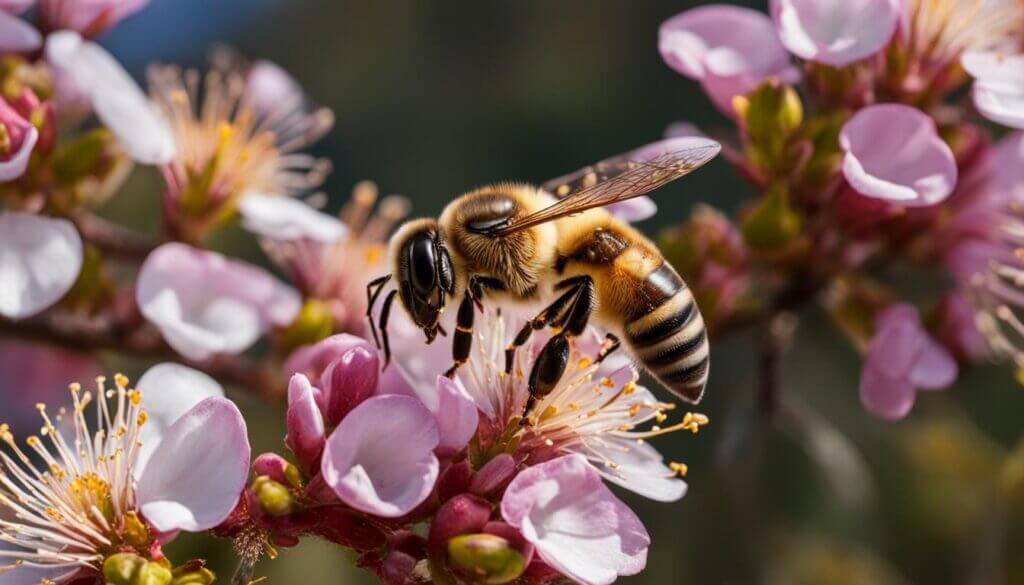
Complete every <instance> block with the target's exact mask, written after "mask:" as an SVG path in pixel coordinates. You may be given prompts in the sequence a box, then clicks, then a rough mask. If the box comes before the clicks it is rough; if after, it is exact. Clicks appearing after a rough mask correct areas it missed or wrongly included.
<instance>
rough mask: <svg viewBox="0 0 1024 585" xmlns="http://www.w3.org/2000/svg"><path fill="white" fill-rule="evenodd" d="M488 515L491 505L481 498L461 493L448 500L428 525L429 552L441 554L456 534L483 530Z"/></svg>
mask: <svg viewBox="0 0 1024 585" xmlns="http://www.w3.org/2000/svg"><path fill="white" fill-rule="evenodd" d="M490 517H491V505H490V504H489V503H487V501H486V500H484V499H482V498H479V497H477V496H471V495H469V494H461V495H458V496H455V497H454V498H452V499H450V500H448V501H447V502H445V503H444V505H442V506H441V508H440V509H438V511H437V514H436V515H435V516H434V521H433V523H431V525H430V534H429V535H428V536H427V544H428V546H429V548H430V552H431V554H432V555H441V554H442V553H443V551H445V550H446V549H447V546H448V541H449V540H451V539H452V538H455V537H456V536H459V535H462V534H469V533H473V532H479V531H481V530H483V528H484V526H485V525H486V524H487V521H488V520H489V519H490Z"/></svg>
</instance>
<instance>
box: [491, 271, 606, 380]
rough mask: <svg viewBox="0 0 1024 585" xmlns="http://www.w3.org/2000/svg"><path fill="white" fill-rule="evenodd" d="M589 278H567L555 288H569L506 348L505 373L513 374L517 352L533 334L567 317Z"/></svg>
mask: <svg viewBox="0 0 1024 585" xmlns="http://www.w3.org/2000/svg"><path fill="white" fill-rule="evenodd" d="M589 278H590V277H588V276H577V277H573V278H567V279H565V280H563V281H562V282H560V283H558V284H557V285H556V286H555V290H561V289H563V288H569V290H568V291H566V292H565V293H563V294H562V295H561V296H559V297H558V298H557V299H555V301H554V302H553V303H551V304H550V305H548V306H547V307H546V308H545V309H544V310H543V311H541V312H540V313H538V314H537V316H536V317H534V318H533V319H531V320H529V321H527V322H526V323H525V324H523V328H522V329H520V330H519V333H518V334H516V336H515V338H514V339H513V340H512V343H510V344H508V347H506V348H505V373H506V374H511V373H512V366H513V363H514V361H515V356H516V350H517V349H519V348H520V347H522V346H524V345H526V342H527V341H530V337H532V336H533V332H534V331H537V330H539V329H543V328H544V327H545V326H546V325H549V324H550V325H554V324H555V323H557V322H558V321H559V320H562V319H564V318H565V317H566V316H567V314H568V313H567V312H566V307H567V306H568V305H569V303H570V302H571V301H573V300H574V299H575V298H576V296H578V295H579V289H578V284H579V283H581V282H583V281H584V280H589Z"/></svg>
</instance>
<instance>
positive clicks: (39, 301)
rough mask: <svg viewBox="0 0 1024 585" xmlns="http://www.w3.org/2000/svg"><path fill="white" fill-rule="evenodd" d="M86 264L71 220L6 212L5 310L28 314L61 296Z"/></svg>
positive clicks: (2, 234) (0, 306) (1, 249)
mask: <svg viewBox="0 0 1024 585" xmlns="http://www.w3.org/2000/svg"><path fill="white" fill-rule="evenodd" d="M81 269H82V239H81V237H79V235H78V231H77V230H75V227H74V226H73V225H71V222H69V221H67V220H64V219H53V218H49V217H43V216H39V215H33V214H31V213H23V212H3V213H0V315H3V316H4V317H7V318H9V319H24V318H26V317H31V316H33V315H35V314H37V313H39V312H41V311H43V310H44V309H47V308H48V307H50V306H51V305H53V304H54V303H56V302H57V301H59V300H60V299H61V297H63V296H64V295H65V294H67V292H68V291H69V290H70V289H71V286H72V285H73V284H74V283H75V280H77V279H78V273H79V271H80V270H81Z"/></svg>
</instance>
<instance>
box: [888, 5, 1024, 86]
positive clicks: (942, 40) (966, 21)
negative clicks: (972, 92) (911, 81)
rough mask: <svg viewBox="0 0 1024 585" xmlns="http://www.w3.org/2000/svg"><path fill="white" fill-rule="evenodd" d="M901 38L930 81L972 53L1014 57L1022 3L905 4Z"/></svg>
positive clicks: (1022, 26)
mask: <svg viewBox="0 0 1024 585" xmlns="http://www.w3.org/2000/svg"><path fill="white" fill-rule="evenodd" d="M901 4H902V8H903V15H902V19H901V23H900V38H901V40H902V42H903V43H905V44H906V45H907V51H908V54H909V55H910V56H912V58H913V60H914V61H913V62H912V66H913V67H914V68H915V69H919V70H920V73H919V75H922V76H924V77H925V78H928V77H931V76H933V75H936V74H941V72H942V71H943V70H944V69H945V68H946V67H948V66H949V65H950V64H951V63H953V62H954V61H956V59H957V58H958V57H960V55H962V54H963V53H965V52H968V51H1012V50H1013V48H1014V47H1019V43H1020V35H1021V30H1022V29H1024V3H1021V2H1019V0H977V1H972V2H963V1H961V0H902V1H901Z"/></svg>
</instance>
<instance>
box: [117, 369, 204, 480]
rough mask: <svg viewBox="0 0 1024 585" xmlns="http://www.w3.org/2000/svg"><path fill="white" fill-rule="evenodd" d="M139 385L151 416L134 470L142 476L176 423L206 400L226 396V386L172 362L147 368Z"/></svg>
mask: <svg viewBox="0 0 1024 585" xmlns="http://www.w3.org/2000/svg"><path fill="white" fill-rule="evenodd" d="M136 388H138V390H139V391H140V392H142V407H143V408H144V409H145V410H146V415H147V416H148V419H147V420H146V424H145V425H144V426H143V427H142V431H141V433H140V436H139V439H140V441H141V443H142V447H141V448H140V449H139V455H138V457H137V458H136V460H135V467H134V473H135V477H136V479H138V478H140V477H142V472H143V470H144V469H145V468H146V464H147V463H148V462H149V459H150V457H152V455H153V452H154V451H156V448H157V447H158V446H159V445H160V442H161V441H162V440H163V438H164V436H165V435H166V434H167V431H168V430H169V429H170V428H171V427H172V426H173V425H174V423H176V422H178V419H180V418H181V417H182V416H184V415H185V413H187V412H188V411H190V410H192V408H193V407H194V406H195V405H197V404H199V403H200V402H202V401H203V400H206V399H207V398H211V397H214V396H217V397H223V396H224V388H223V387H222V386H221V385H220V384H219V383H218V382H217V381H216V380H214V379H213V378H211V377H210V376H207V375H206V374H205V373H203V372H200V371H199V370H194V369H192V368H190V367H188V366H183V365H181V364H175V363H172V362H164V363H162V364H157V365H155V366H153V367H151V368H149V369H148V370H146V373H144V374H142V377H141V378H139V382H138V384H136Z"/></svg>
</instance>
